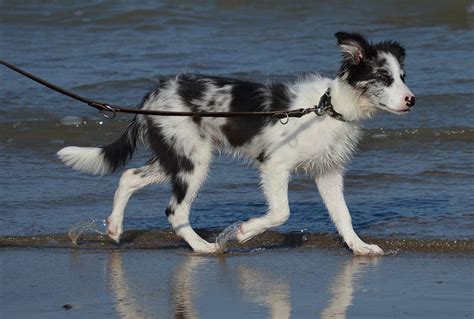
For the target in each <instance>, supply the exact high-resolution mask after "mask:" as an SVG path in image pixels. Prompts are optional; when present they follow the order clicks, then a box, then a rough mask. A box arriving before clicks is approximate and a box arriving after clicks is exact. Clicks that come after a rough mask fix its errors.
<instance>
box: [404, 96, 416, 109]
mask: <svg viewBox="0 0 474 319" xmlns="http://www.w3.org/2000/svg"><path fill="white" fill-rule="evenodd" d="M405 101H406V102H407V106H409V107H412V106H413V105H415V101H416V98H415V96H414V95H411V96H405Z"/></svg>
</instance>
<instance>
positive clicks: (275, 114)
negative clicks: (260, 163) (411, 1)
mask: <svg viewBox="0 0 474 319" xmlns="http://www.w3.org/2000/svg"><path fill="white" fill-rule="evenodd" d="M0 64H3V65H4V66H6V67H7V68H9V69H11V70H13V71H15V72H17V73H20V74H21V75H23V76H25V77H27V78H29V79H31V80H33V81H35V82H38V83H39V84H41V85H43V86H46V87H47V88H49V89H51V90H53V91H56V92H59V93H61V94H63V95H66V96H69V97H71V98H73V99H75V100H78V101H80V102H83V103H85V104H87V105H89V106H91V107H94V108H96V109H97V110H99V112H100V113H101V114H102V115H104V116H105V117H107V118H114V117H115V116H116V115H117V113H127V114H145V115H158V116H195V117H271V118H277V119H280V122H281V123H282V124H286V123H288V120H289V118H290V117H297V118H299V117H302V116H304V115H306V114H310V113H313V112H314V113H315V114H316V115H318V116H323V115H326V114H327V115H329V116H331V117H333V118H335V119H337V120H339V121H343V122H347V120H346V119H344V117H343V116H342V114H340V113H338V112H336V111H335V110H334V107H333V106H332V104H331V91H330V89H327V91H326V92H325V93H324V94H323V96H321V98H320V100H319V103H318V105H317V106H315V107H310V108H305V109H304V108H301V109H296V110H290V111H271V112H177V111H160V110H141V109H131V108H125V107H119V106H114V105H110V104H108V103H103V102H98V101H95V100H91V99H88V98H85V97H83V96H80V95H78V94H76V93H74V92H71V91H69V90H66V89H64V88H62V87H60V86H57V85H55V84H53V83H50V82H48V81H46V80H43V79H42V78H39V77H37V76H36V75H34V74H31V73H29V72H27V71H25V70H22V69H20V68H19V67H17V66H15V65H13V64H10V63H8V62H6V61H3V60H0ZM109 114H111V115H109ZM282 119H287V121H286V122H282V121H281V120H282Z"/></svg>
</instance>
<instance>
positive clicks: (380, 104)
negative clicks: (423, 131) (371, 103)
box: [378, 103, 411, 115]
mask: <svg viewBox="0 0 474 319" xmlns="http://www.w3.org/2000/svg"><path fill="white" fill-rule="evenodd" d="M378 108H379V109H381V110H383V111H386V112H389V113H392V114H396V115H403V114H407V113H408V112H410V111H411V107H409V106H407V107H406V108H404V109H402V110H394V109H391V108H389V107H388V106H387V105H385V104H383V103H379V104H378Z"/></svg>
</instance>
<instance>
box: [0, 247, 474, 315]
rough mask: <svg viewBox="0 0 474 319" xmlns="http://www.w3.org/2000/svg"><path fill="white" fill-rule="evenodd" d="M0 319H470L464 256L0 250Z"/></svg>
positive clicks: (470, 282) (468, 262) (473, 280)
mask: <svg viewBox="0 0 474 319" xmlns="http://www.w3.org/2000/svg"><path fill="white" fill-rule="evenodd" d="M0 259H1V263H2V276H1V281H2V282H1V284H2V290H1V291H2V295H1V303H2V310H1V314H2V317H3V318H33V317H34V318H223V317H225V318H473V303H472V296H473V289H474V276H473V267H472V256H466V255H462V254H461V255H460V254H457V255H452V254H429V253H411V254H407V253H405V254H403V253H401V254H395V255H391V256H384V257H379V258H370V257H353V256H352V255H351V254H350V253H349V252H348V251H346V250H343V249H341V250H334V249H317V248H281V249H256V250H251V251H246V252H230V253H228V254H225V255H222V256H202V255H197V254H194V253H192V252H190V251H189V250H188V249H186V248H180V249H167V250H149V249H145V250H120V249H118V250H97V249H65V248H55V249H53V248H43V249H38V248H35V249H33V248H26V249H11V248H7V249H2V250H0Z"/></svg>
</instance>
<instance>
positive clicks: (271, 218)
mask: <svg viewBox="0 0 474 319" xmlns="http://www.w3.org/2000/svg"><path fill="white" fill-rule="evenodd" d="M261 174H262V188H263V191H264V194H265V197H266V199H267V203H268V212H267V213H266V214H265V215H263V216H261V217H258V218H252V219H250V220H248V221H246V222H245V223H243V224H242V225H241V226H240V229H239V230H238V232H237V240H238V241H239V242H245V241H247V240H249V239H250V238H252V237H254V236H256V235H258V234H260V233H262V232H264V231H266V230H267V229H270V228H273V227H277V226H280V225H282V224H284V223H285V222H286V221H287V220H288V217H290V207H289V205H288V180H289V175H290V171H289V169H288V168H286V167H276V166H275V165H264V166H262V168H261Z"/></svg>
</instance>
